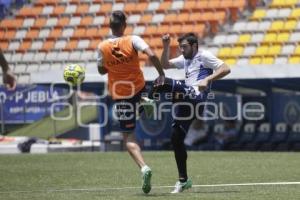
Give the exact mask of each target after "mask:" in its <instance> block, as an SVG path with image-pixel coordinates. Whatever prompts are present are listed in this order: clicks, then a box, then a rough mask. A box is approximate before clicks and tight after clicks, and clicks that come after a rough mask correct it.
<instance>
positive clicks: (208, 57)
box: [202, 51, 224, 70]
mask: <svg viewBox="0 0 300 200" xmlns="http://www.w3.org/2000/svg"><path fill="white" fill-rule="evenodd" d="M202 60H203V64H204V67H207V68H211V69H213V70H215V69H217V68H219V67H220V66H221V65H222V64H223V63H224V61H222V60H220V59H219V58H217V57H216V56H214V55H213V54H212V53H211V52H209V51H203V52H202Z"/></svg>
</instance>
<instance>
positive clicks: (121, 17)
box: [109, 10, 126, 30]
mask: <svg viewBox="0 0 300 200" xmlns="http://www.w3.org/2000/svg"><path fill="white" fill-rule="evenodd" d="M125 24H126V16H125V14H124V13H123V12H122V11H120V10H117V11H113V12H112V13H111V16H110V21H109V26H110V28H111V29H113V30H118V29H119V28H120V27H121V26H122V25H125Z"/></svg>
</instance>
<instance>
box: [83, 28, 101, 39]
mask: <svg viewBox="0 0 300 200" xmlns="http://www.w3.org/2000/svg"><path fill="white" fill-rule="evenodd" d="M86 37H88V38H95V37H99V34H98V28H96V27H90V28H87V29H86Z"/></svg>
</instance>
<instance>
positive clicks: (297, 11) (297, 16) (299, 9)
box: [289, 8, 300, 19]
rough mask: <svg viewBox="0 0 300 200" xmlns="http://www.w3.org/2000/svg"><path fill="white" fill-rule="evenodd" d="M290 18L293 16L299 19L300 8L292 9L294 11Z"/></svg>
mask: <svg viewBox="0 0 300 200" xmlns="http://www.w3.org/2000/svg"><path fill="white" fill-rule="evenodd" d="M289 18H291V19H299V18H300V8H294V9H293V10H292V13H291V15H290V17H289Z"/></svg>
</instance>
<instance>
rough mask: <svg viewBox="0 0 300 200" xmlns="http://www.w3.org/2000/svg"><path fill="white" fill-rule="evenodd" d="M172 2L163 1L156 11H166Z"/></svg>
mask: <svg viewBox="0 0 300 200" xmlns="http://www.w3.org/2000/svg"><path fill="white" fill-rule="evenodd" d="M171 4H172V2H171V1H170V0H168V1H162V2H161V3H160V5H159V7H158V8H157V10H156V12H166V11H168V10H169V9H170V8H171Z"/></svg>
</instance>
